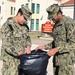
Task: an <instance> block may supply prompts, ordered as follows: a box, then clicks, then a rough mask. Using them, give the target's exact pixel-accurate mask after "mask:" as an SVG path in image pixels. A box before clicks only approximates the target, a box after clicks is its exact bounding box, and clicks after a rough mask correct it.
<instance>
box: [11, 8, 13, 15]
mask: <svg viewBox="0 0 75 75" xmlns="http://www.w3.org/2000/svg"><path fill="white" fill-rule="evenodd" d="M11 15H13V7H11Z"/></svg>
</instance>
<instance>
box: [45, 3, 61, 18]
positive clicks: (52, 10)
mask: <svg viewBox="0 0 75 75" xmlns="http://www.w3.org/2000/svg"><path fill="white" fill-rule="evenodd" d="M59 9H60V7H59V6H58V4H53V5H51V6H49V7H48V8H47V9H46V11H47V13H48V19H53V18H54V17H55V16H56V14H57V12H58V11H59Z"/></svg>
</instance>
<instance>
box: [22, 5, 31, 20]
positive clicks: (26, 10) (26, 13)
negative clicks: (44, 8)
mask: <svg viewBox="0 0 75 75" xmlns="http://www.w3.org/2000/svg"><path fill="white" fill-rule="evenodd" d="M21 10H22V12H23V15H24V17H25V18H26V19H28V20H30V19H31V18H30V16H31V15H32V11H31V10H30V9H29V8H27V7H26V6H24V5H22V6H21Z"/></svg>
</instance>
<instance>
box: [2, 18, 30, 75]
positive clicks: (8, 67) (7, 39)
mask: <svg viewBox="0 0 75 75" xmlns="http://www.w3.org/2000/svg"><path fill="white" fill-rule="evenodd" d="M1 32H2V48H1V60H3V68H2V73H3V75H18V74H17V67H18V65H19V60H18V59H15V58H14V57H12V56H10V55H9V54H7V53H6V52H5V51H7V52H9V53H10V54H13V55H14V56H17V55H18V52H19V51H25V48H26V47H27V46H31V40H30V36H29V32H28V29H27V28H26V27H25V26H24V25H23V26H20V25H18V24H17V23H16V22H15V20H14V18H11V19H8V20H7V21H6V23H4V25H3V26H2V30H1ZM10 73H11V74H10Z"/></svg>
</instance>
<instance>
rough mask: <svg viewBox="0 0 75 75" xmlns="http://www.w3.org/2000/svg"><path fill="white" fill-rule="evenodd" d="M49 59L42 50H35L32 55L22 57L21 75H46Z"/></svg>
mask: <svg viewBox="0 0 75 75" xmlns="http://www.w3.org/2000/svg"><path fill="white" fill-rule="evenodd" d="M49 58H50V57H49V56H48V55H47V54H46V52H45V51H42V50H37V51H36V50H33V51H32V52H31V54H23V55H21V56H20V65H19V75H46V69H47V64H48V59H49Z"/></svg>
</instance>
